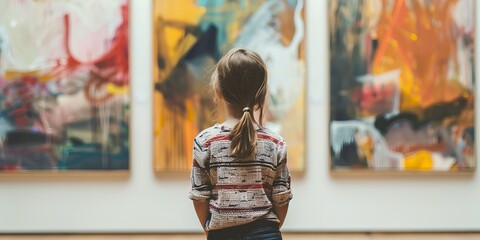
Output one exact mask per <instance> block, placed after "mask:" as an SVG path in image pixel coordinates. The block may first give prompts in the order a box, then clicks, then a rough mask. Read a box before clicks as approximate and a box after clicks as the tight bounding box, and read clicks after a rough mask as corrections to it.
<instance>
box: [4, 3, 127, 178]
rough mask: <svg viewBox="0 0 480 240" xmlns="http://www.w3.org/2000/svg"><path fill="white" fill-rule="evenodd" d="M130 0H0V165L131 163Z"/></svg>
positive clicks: (32, 168)
mask: <svg viewBox="0 0 480 240" xmlns="http://www.w3.org/2000/svg"><path fill="white" fill-rule="evenodd" d="M128 4H129V3H128V0H102V1H97V0H69V1H58V0H42V1H34V0H8V1H0V9H1V10H0V12H1V13H0V173H19V172H20V173H21V172H52V173H58V172H72V171H75V172H77V171H82V172H84V171H96V172H98V171H122V170H123V171H125V170H128V169H129V158H130V157H129V156H130V154H129V152H130V146H129V145H130V141H129V122H130V117H129V112H130V109H129V108H130V83H129V82H130V78H129V57H128V55H129V53H128V42H129V36H128V33H129V25H128V21H129V19H128V16H129V14H128V12H129V10H128V9H129V5H128Z"/></svg>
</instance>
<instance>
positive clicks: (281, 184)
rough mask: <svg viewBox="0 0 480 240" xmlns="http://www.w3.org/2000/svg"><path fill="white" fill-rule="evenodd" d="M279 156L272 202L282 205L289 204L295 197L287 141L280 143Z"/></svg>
mask: <svg viewBox="0 0 480 240" xmlns="http://www.w3.org/2000/svg"><path fill="white" fill-rule="evenodd" d="M277 158H278V162H277V168H276V174H275V179H274V180H273V189H272V202H273V204H275V205H277V206H281V205H285V204H287V203H288V202H289V201H290V200H291V199H292V198H293V194H292V190H291V188H290V182H291V177H290V172H289V171H288V166H287V144H286V143H285V141H282V142H280V143H279V146H278V153H277Z"/></svg>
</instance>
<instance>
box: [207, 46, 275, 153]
mask: <svg viewBox="0 0 480 240" xmlns="http://www.w3.org/2000/svg"><path fill="white" fill-rule="evenodd" d="M212 87H213V89H214V91H215V94H217V95H218V96H221V97H220V99H221V100H222V101H224V102H225V103H226V106H227V108H228V112H229V114H230V115H231V116H232V117H234V118H236V119H239V122H238V123H237V124H236V125H235V127H234V128H233V130H232V132H231V133H230V140H231V141H232V143H231V147H230V150H231V152H232V155H233V156H234V157H236V158H238V159H249V160H254V159H255V154H256V152H257V129H256V126H255V125H256V124H258V125H260V126H262V123H263V110H264V105H265V96H266V94H267V66H266V65H265V63H264V62H263V60H262V58H261V57H260V56H259V55H258V54H257V53H255V52H253V51H251V50H247V49H243V48H235V49H232V50H230V51H228V52H227V53H226V54H225V55H224V56H223V57H222V58H221V59H220V60H219V61H218V64H217V66H216V68H215V71H214V73H213V75H212ZM242 108H243V112H242ZM254 111H258V112H259V119H258V121H255V117H254V115H253V113H254Z"/></svg>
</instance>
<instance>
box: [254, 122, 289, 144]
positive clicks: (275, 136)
mask: <svg viewBox="0 0 480 240" xmlns="http://www.w3.org/2000/svg"><path fill="white" fill-rule="evenodd" d="M258 133H260V134H262V135H263V136H265V137H268V138H270V139H271V140H273V141H274V142H276V143H279V144H281V145H285V144H286V142H285V139H284V138H283V137H282V135H280V134H279V133H278V132H277V131H274V130H272V129H270V128H268V127H265V126H263V127H261V128H259V129H258Z"/></svg>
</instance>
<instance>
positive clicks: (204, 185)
mask: <svg viewBox="0 0 480 240" xmlns="http://www.w3.org/2000/svg"><path fill="white" fill-rule="evenodd" d="M202 142H203V141H201V139H200V138H199V137H197V138H195V139H194V142H193V164H192V172H191V175H190V178H191V185H192V186H191V189H190V192H189V198H190V199H192V200H196V201H202V202H205V201H208V200H209V199H210V197H211V196H212V184H211V182H210V177H209V174H208V170H207V167H206V166H207V164H208V161H209V158H210V153H209V148H208V147H205V146H203V143H202Z"/></svg>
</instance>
